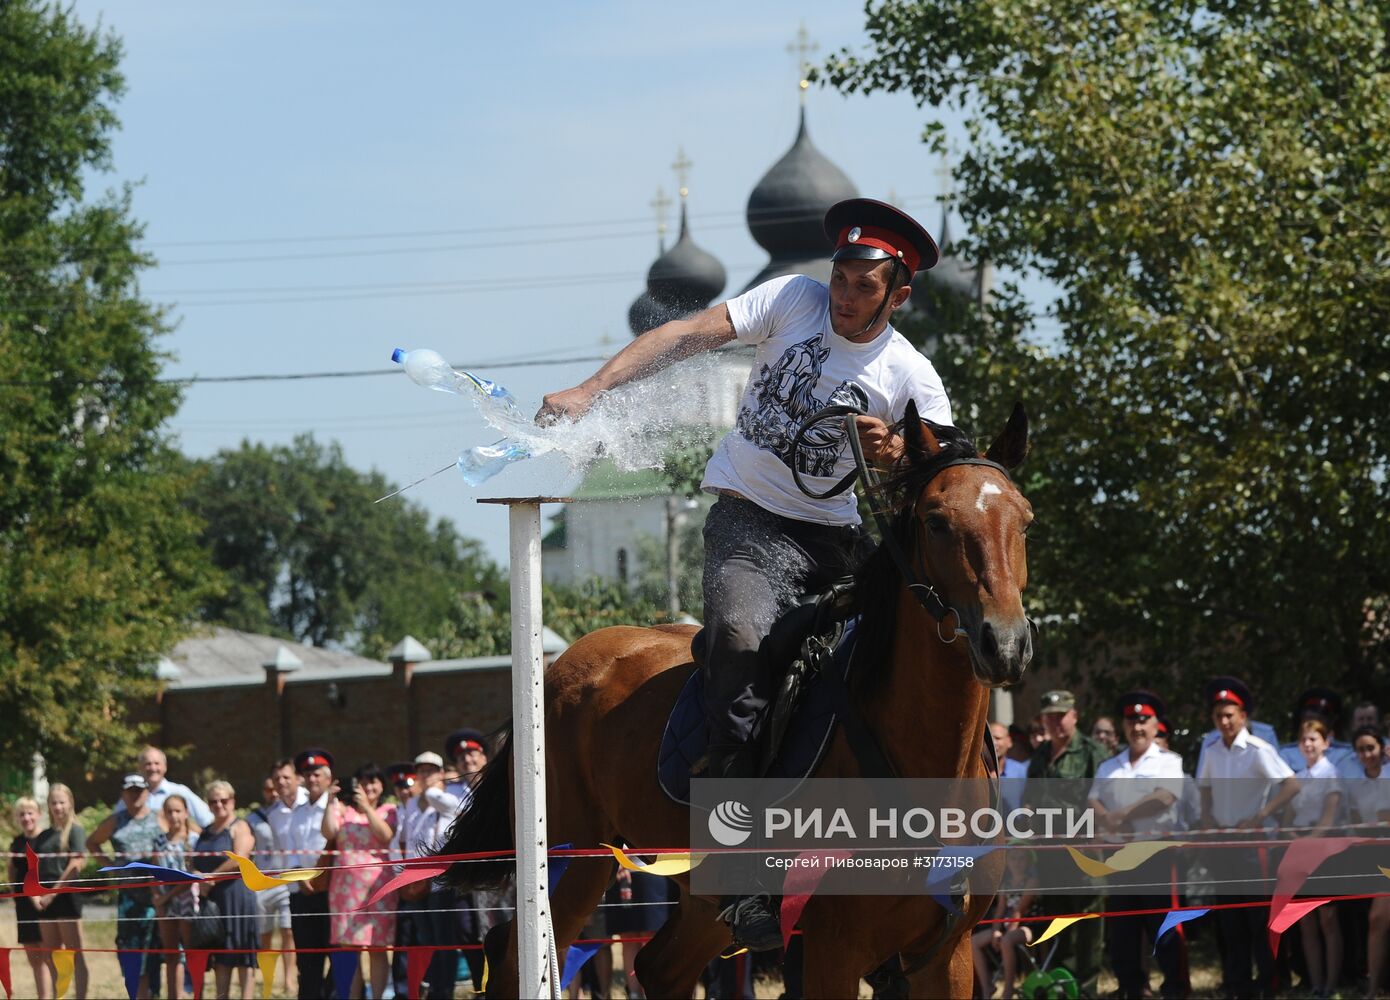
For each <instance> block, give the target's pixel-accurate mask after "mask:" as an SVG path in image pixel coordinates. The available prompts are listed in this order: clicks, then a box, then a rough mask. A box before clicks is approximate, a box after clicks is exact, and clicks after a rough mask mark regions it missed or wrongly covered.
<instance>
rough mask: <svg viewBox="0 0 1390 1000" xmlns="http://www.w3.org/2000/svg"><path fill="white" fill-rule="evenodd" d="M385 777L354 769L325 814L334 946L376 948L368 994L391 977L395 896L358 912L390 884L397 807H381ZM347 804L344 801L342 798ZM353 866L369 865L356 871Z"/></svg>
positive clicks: (358, 984) (357, 988) (358, 988)
mask: <svg viewBox="0 0 1390 1000" xmlns="http://www.w3.org/2000/svg"><path fill="white" fill-rule="evenodd" d="M385 789H386V781H385V776H384V775H383V774H382V772H381V770H380V769H379V768H378V767H377V766H376V765H375V764H364V765H363V766H362V767H360V768H358V769H357V773H356V774H355V775H353V778H352V781H351V782H350V783H349V785H348V787H347V789H340V790H339V791H338V792H337V794H336V795H335V796H334V798H333V801H332V802H331V803H329V806H328V808H327V809H325V810H324V811H323V836H324V838H325V840H326V841H327V843H326V844H325V850H338V851H340V852H342V853H340V854H339V855H338V859H337V865H338V867H339V868H340V869H341V870H340V871H335V872H333V875H332V880H331V881H330V882H329V886H328V909H329V912H331V913H332V915H333V916H332V921H333V932H332V933H333V937H332V940H333V944H334V946H335V947H344V948H380V949H383V950H380V951H371V952H369V953H368V954H369V956H370V958H369V960H368V961H369V965H370V968H371V973H370V974H371V983H372V996H374V997H379V996H381V994H382V992H383V991H384V990H385V989H386V982H387V979H388V978H389V977H390V973H391V963H390V956H389V955H388V953H387V952H386V951H385V950H384V949H385V948H388V947H390V946H391V945H392V944H393V943H394V942H395V939H396V914H395V910H396V894H395V893H394V892H393V893H391V894H389V895H387V896H384V897H382V898H381V899H379V900H377V901H376V903H374V904H373V905H372V906H371V907H370V908H368V909H365V910H361V911H358V909H357V908H358V907H359V906H361V905H362V904H363V903H365V902H366V901H367V900H368V899H369V898H370V897H371V895H372V893H374V892H376V890H377V888H378V887H379V886H381V885H384V884H385V883H387V882H389V881H390V880H391V876H392V874H393V873H392V871H391V866H390V865H386V864H381V862H383V861H385V860H386V859H387V851H386V848H387V845H388V844H390V842H391V838H392V836H394V834H395V832H396V807H395V806H394V805H382V804H381V796H382V793H383V792H384V791H385ZM345 799H346V800H347V801H346V802H345V801H344V800H345ZM355 865H366V866H368V867H363V868H357V867H351V866H355ZM352 995H353V996H354V997H360V996H362V980H361V973H360V972H359V973H358V976H357V978H356V979H355V980H354V982H353V989H352Z"/></svg>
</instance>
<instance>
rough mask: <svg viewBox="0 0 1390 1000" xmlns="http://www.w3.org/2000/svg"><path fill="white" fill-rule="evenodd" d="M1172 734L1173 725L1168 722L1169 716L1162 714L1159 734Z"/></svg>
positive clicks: (1159, 720) (1159, 718)
mask: <svg viewBox="0 0 1390 1000" xmlns="http://www.w3.org/2000/svg"><path fill="white" fill-rule="evenodd" d="M1172 734H1173V727H1172V725H1170V724H1169V722H1168V716H1166V715H1160V716H1159V717H1158V735H1159V736H1171V735H1172Z"/></svg>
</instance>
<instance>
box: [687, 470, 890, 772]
mask: <svg viewBox="0 0 1390 1000" xmlns="http://www.w3.org/2000/svg"><path fill="white" fill-rule="evenodd" d="M704 538H705V577H704V598H705V635H706V639H707V646H706V650H705V720H706V722H707V723H708V725H709V745H710V747H711V748H712V749H713V748H716V747H725V748H728V747H737V746H744V745H746V744H747V743H748V742H749V740H751V739H753V738H754V737H755V736H757V733H758V726H759V723H760V722H761V720H762V715H763V711H764V709H766V708H767V704H768V702H769V701H770V700H771V698H772V694H773V690H772V664H770V663H768V662H767V658H766V657H765V656H764V655H763V653H762V651H761V646H762V643H763V639H764V638H765V637H766V636H767V633H768V630H769V629H770V628H771V627H772V623H773V622H774V621H776V620H777V617H778V616H779V615H780V614H781V613H782V612H784V611H786V610H787V609H788V608H790V607H791V606H792V605H793V604H795V603H796V599H797V598H798V597H800V596H801V594H803V593H808V592H814V591H818V590H821V589H823V588H825V587H826V586H827V585H829V584H830V583H831V582H832V581H833V580H835V579H836V578H838V577H841V576H845V575H846V574H848V573H851V572H853V571H854V569H855V567H856V566H858V564H859V562H860V560H861V558H862V556H863V554H864V550H865V536H864V534H863V532H862V531H861V530H860V529H859V528H858V527H857V526H852V527H841V526H834V525H827V524H812V523H810V522H807V521H797V520H794V519H792V518H789V517H780V516H778V515H777V514H773V513H771V512H769V511H766V510H764V509H763V508H761V507H759V506H758V505H757V504H755V503H751V502H749V501H747V500H740V499H737V498H734V497H720V498H719V500H718V501H716V502H715V504H714V506H713V507H711V508H710V512H709V516H708V518H707V519H706V520H705V530H704Z"/></svg>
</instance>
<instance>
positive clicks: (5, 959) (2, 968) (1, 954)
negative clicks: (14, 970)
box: [0, 948, 14, 997]
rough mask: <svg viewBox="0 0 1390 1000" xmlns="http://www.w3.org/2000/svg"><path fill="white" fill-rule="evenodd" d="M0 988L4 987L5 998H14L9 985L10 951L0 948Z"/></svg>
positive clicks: (12, 990)
mask: <svg viewBox="0 0 1390 1000" xmlns="http://www.w3.org/2000/svg"><path fill="white" fill-rule="evenodd" d="M0 986H3V987H5V996H7V997H13V996H14V988H13V987H12V986H11V985H10V949H8V948H0Z"/></svg>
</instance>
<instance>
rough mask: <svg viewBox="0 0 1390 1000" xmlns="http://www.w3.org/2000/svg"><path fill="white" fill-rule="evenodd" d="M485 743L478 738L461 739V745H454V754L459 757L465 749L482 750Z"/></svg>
mask: <svg viewBox="0 0 1390 1000" xmlns="http://www.w3.org/2000/svg"><path fill="white" fill-rule="evenodd" d="M481 749H483V745H482V744H481V743H479V742H478V741H477V740H460V741H459V745H458V746H456V747H454V756H455V757H457V756H458V755H459V754H461V753H463V752H464V751H465V750H481Z"/></svg>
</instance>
